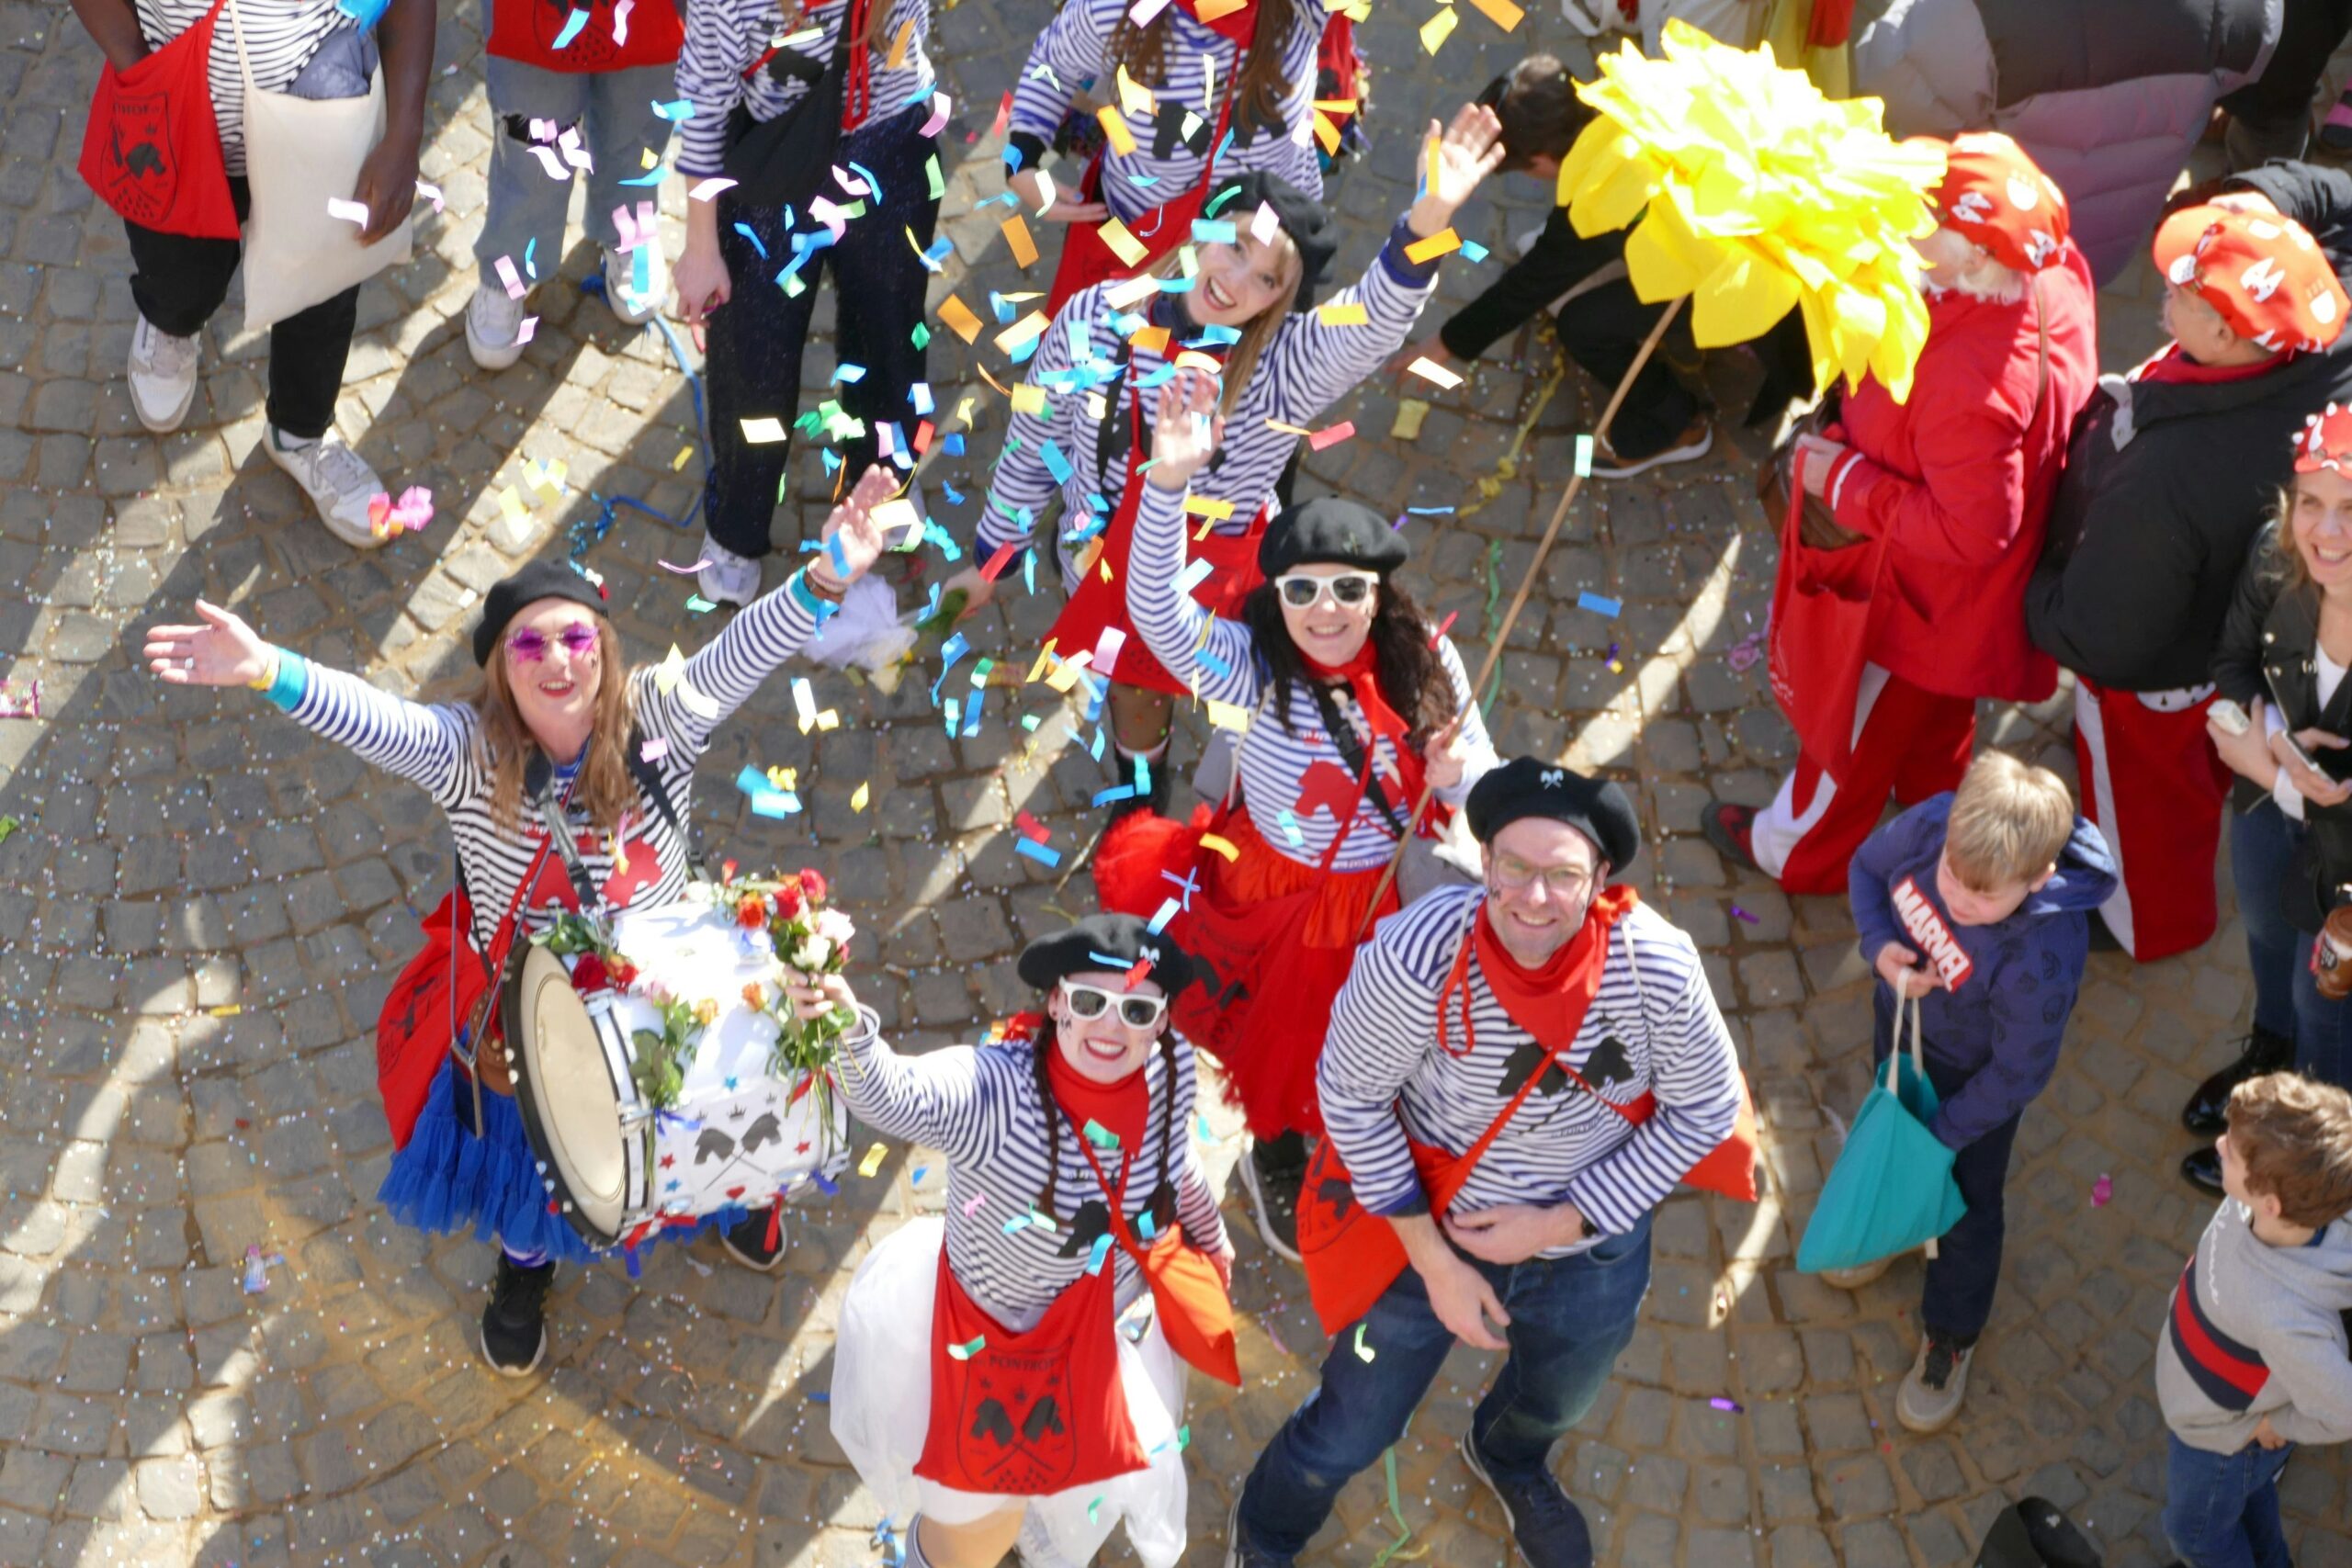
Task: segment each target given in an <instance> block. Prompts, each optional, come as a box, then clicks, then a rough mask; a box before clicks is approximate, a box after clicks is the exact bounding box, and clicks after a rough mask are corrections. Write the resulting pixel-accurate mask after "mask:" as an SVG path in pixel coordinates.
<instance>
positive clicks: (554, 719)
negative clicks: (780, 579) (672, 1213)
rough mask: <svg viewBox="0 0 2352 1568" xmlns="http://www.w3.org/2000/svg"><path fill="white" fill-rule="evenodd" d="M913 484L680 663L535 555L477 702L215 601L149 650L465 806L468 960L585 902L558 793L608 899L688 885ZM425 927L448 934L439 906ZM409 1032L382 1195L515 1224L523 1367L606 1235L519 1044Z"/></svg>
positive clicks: (457, 833) (543, 1343)
mask: <svg viewBox="0 0 2352 1568" xmlns="http://www.w3.org/2000/svg"><path fill="white" fill-rule="evenodd" d="M893 488H894V486H893V484H892V481H891V479H890V476H889V474H888V471H887V470H885V469H883V468H880V467H878V466H877V467H876V468H870V469H868V470H867V471H866V473H865V477H864V478H862V479H860V480H859V481H858V484H857V488H856V489H855V491H854V492H853V493H852V494H851V496H850V498H849V499H848V500H847V501H845V502H842V504H841V505H840V506H837V507H835V508H834V509H833V513H832V515H831V517H830V518H829V519H828V520H827V523H826V528H825V531H826V535H827V536H828V538H829V540H830V541H831V547H830V548H829V549H827V550H826V551H824V552H822V553H820V554H818V555H815V556H813V557H811V558H810V559H809V564H808V565H807V566H805V567H804V568H802V569H801V570H799V571H797V572H795V573H794V574H793V575H792V576H791V578H789V579H788V580H786V582H785V583H784V585H783V586H782V587H780V588H778V589H777V590H776V591H775V592H773V593H770V594H768V595H767V596H766V597H765V598H764V599H762V600H760V601H759V602H758V603H757V604H753V605H752V607H751V608H750V609H749V610H747V611H745V612H744V613H743V614H742V615H740V616H738V617H736V619H735V620H734V621H732V622H731V623H729V625H728V626H727V627H726V628H725V629H724V630H722V631H721V632H720V633H719V634H718V637H715V638H714V639H712V641H711V642H710V644H709V645H708V646H707V647H706V648H704V649H702V650H701V651H700V652H698V653H696V654H695V656H694V657H693V658H691V659H688V660H684V661H683V662H682V663H680V664H678V665H675V666H665V667H658V668H657V667H653V666H640V667H639V668H637V669H635V670H624V668H623V665H622V662H621V644H620V634H619V633H618V632H617V631H616V630H615V629H614V626H613V624H612V622H611V621H609V620H608V619H606V618H605V614H604V604H603V599H602V590H601V589H599V588H597V587H595V586H594V585H592V584H591V583H590V582H589V581H588V580H587V579H586V578H585V577H583V576H582V575H581V574H580V573H579V572H577V571H575V570H571V567H570V566H569V565H568V564H566V563H564V562H561V561H553V560H542V561H534V562H533V563H531V564H530V565H529V566H526V567H525V568H523V570H520V571H518V572H515V574H514V575H513V576H511V577H508V578H505V579H503V581H499V582H498V583H496V584H494V585H493V586H492V588H491V590H490V592H489V594H488V595H487V597H486V598H485V600H484V602H483V606H482V618H481V625H479V626H476V627H475V628H474V636H473V652H474V661H475V662H476V663H477V664H479V665H481V668H482V682H481V690H480V691H479V692H478V693H477V694H475V695H474V697H473V699H472V700H471V701H469V702H465V703H433V704H425V703H414V702H407V701H403V700H402V699H401V698H399V697H395V696H393V695H391V694H390V693H387V692H383V691H379V689H377V688H376V687H375V686H372V685H370V684H368V682H366V681H363V680H361V679H360V678H359V677H358V676H356V675H352V674H347V673H345V672H344V671H339V670H332V669H329V668H328V667H326V666H325V665H322V664H314V663H312V662H311V660H307V659H304V658H303V657H302V656H301V655H300V654H298V653H295V652H293V651H292V650H290V649H283V648H277V647H273V646H272V645H270V644H269V643H266V642H264V641H263V640H262V639H261V637H259V636H258V635H257V634H256V633H255V632H254V629H253V627H251V626H247V625H246V624H245V622H244V621H243V620H242V619H240V618H239V617H238V616H236V615H232V614H231V613H230V612H229V611H227V610H223V609H220V608H218V607H216V606H214V605H211V604H206V603H204V602H203V601H202V600H198V602H197V613H198V615H200V616H202V617H203V620H202V624H201V625H197V626H157V627H155V628H154V629H153V630H152V631H150V632H149V633H148V634H147V644H146V649H145V652H144V657H145V658H146V660H147V661H148V668H149V669H151V670H152V671H153V672H154V673H155V674H156V675H157V676H159V677H160V678H161V679H163V680H164V681H166V682H171V683H172V684H174V685H198V686H234V685H243V686H250V687H252V688H254V690H255V691H257V692H260V693H262V694H264V695H266V697H267V698H268V699H269V701H271V702H272V703H274V704H276V705H277V706H278V707H280V708H283V709H284V710H285V711H286V712H288V714H290V715H292V716H293V717H294V719H295V721H296V722H297V723H300V724H301V725H303V726H304V727H306V728H310V729H312V730H314V731H316V732H317V733H319V734H320V735H322V736H324V737H326V738H327V739H330V740H334V741H338V742H340V743H342V744H343V745H345V746H348V747H350V748H351V749H352V750H354V751H356V752H357V753H358V754H359V756H360V757H361V758H362V759H363V760H365V761H368V762H371V763H373V764H375V765H376V766H377V767H379V768H381V769H383V770H384V771H386V772H387V773H395V774H398V775H399V776H400V777H401V778H404V779H406V780H408V781H409V782H410V783H412V784H416V785H418V786H419V787H421V788H422V789H424V791H425V793H426V794H428V795H431V796H432V797H433V800H434V804H435V805H436V806H438V807H441V811H442V815H443V816H444V817H446V818H447V819H448V824H449V832H450V836H451V838H452V839H454V840H456V843H457V859H458V890H457V892H456V893H455V894H454V895H453V896H452V901H450V902H447V903H445V904H444V905H443V907H442V909H441V910H440V911H439V912H438V913H437V914H436V915H435V918H434V919H436V920H439V921H441V922H443V924H444V927H445V929H448V930H450V931H452V933H453V940H454V941H455V942H462V943H463V944H464V945H465V947H466V948H467V949H468V950H469V953H471V954H476V955H479V958H478V959H474V960H468V959H466V958H464V957H463V956H462V955H461V958H460V963H459V967H460V968H461V969H463V968H468V967H472V966H474V965H475V964H478V965H479V967H480V969H481V973H482V975H483V976H485V977H487V976H496V975H497V974H499V973H500V972H501V970H502V968H503V964H504V962H505V958H506V953H507V949H508V947H509V946H510V944H511V943H512V942H515V941H516V940H519V939H520V938H521V937H522V936H523V934H524V933H525V932H526V931H532V930H537V929H539V928H540V927H542V926H544V925H545V924H546V923H548V921H550V920H552V919H554V918H555V917H556V916H557V915H560V914H562V913H564V912H566V911H567V909H573V908H577V905H578V897H577V895H576V894H575V893H574V891H573V888H572V885H571V880H570V878H569V876H568V874H567V873H566V870H565V867H564V863H563V857H562V856H560V854H551V853H550V852H549V851H550V847H551V841H550V840H549V838H548V834H547V833H546V831H544V830H543V829H541V828H539V827H538V826H537V822H536V821H535V819H534V815H533V809H532V808H534V807H537V805H538V804H539V803H540V802H545V803H546V805H547V807H548V809H549V810H556V811H560V812H561V814H562V818H563V820H564V822H565V824H566V826H567V828H568V829H569V830H570V831H571V834H572V835H573V836H574V840H575V842H576V844H577V847H578V850H579V856H580V859H581V860H582V863H584V865H585V867H586V869H587V872H588V875H589V879H590V881H591V882H592V883H593V884H594V886H595V887H596V888H597V889H599V890H600V892H601V896H602V897H603V898H604V900H605V903H606V904H607V905H609V906H612V907H615V908H619V907H624V906H626V907H631V908H650V907H654V906H659V905H662V904H667V903H670V902H673V901H674V900H675V899H677V898H678V897H680V896H681V895H682V894H683V893H684V890H685V887H686V866H687V861H688V859H689V856H688V852H687V849H686V844H685V839H684V823H685V819H686V815H687V813H688V811H689V810H690V809H691V806H692V793H693V788H694V773H695V761H696V760H697V759H698V758H700V757H701V755H702V752H703V750H704V748H705V747H707V745H708V744H709V742H710V737H711V732H712V731H713V730H714V729H716V728H718V725H719V723H720V722H721V721H722V720H723V719H725V718H726V717H727V716H728V715H729V714H730V713H732V712H734V711H735V710H736V709H737V708H738V707H741V705H743V703H744V702H745V701H746V700H747V699H749V698H750V696H751V695H752V693H753V692H754V691H755V690H757V689H758V687H759V685H760V683H761V682H763V681H764V680H765V679H766V678H767V677H768V676H769V675H770V674H771V673H773V672H774V671H775V669H776V667H777V666H778V665H780V664H782V663H783V662H784V661H785V660H786V659H789V658H790V657H791V656H792V655H793V654H795V653H796V652H797V651H799V649H800V648H801V646H802V645H803V644H804V643H806V642H807V641H808V640H809V636H810V634H811V633H812V632H813V631H814V630H815V629H816V626H817V623H818V621H819V620H820V617H821V615H823V614H824V613H826V611H827V607H828V605H829V604H838V603H839V602H840V600H841V598H842V593H843V592H845V591H846V590H847V588H848V586H849V583H850V582H851V581H854V579H856V578H857V577H858V576H860V575H862V574H863V573H864V572H865V570H866V569H867V568H868V567H870V566H872V565H873V563H874V561H875V558H876V557H877V556H878V555H879V554H880V553H881V550H882V547H883V540H882V536H881V530H880V528H879V526H878V525H876V522H875V520H874V518H873V516H872V514H871V510H870V509H871V508H873V507H875V506H876V505H878V504H879V503H880V502H882V501H883V500H884V499H885V498H887V497H888V495H889V493H890V491H891V490H892V489H893ZM526 780H527V781H529V782H528V783H527V784H526ZM550 796H551V797H552V798H550ZM502 912H503V915H502ZM426 932H427V936H428V939H429V940H430V939H432V938H434V936H435V931H434V925H433V921H430V920H429V921H428V922H427V925H426ZM460 984H461V985H462V984H463V983H462V982H461V983H460ZM387 1016H388V1019H389V1018H390V1014H389V1013H388V1015H387ZM410 1022H411V1024H412V1025H413V1021H410ZM406 1038H407V1036H406V1035H405V1034H403V1035H402V1036H401V1039H395V1040H387V1039H385V1038H383V1037H382V1036H381V1034H380V1032H379V1041H378V1051H377V1061H378V1069H379V1086H380V1087H381V1088H382V1089H383V1091H384V1096H385V1113H386V1116H387V1117H388V1119H390V1122H391V1124H392V1133H393V1141H394V1143H395V1145H396V1152H395V1153H394V1154H393V1156H392V1162H391V1168H390V1170H389V1171H388V1172H387V1173H386V1174H385V1177H384V1182H383V1185H382V1187H381V1188H380V1189H379V1190H378V1192H377V1197H378V1199H379V1201H381V1202H382V1203H383V1204H384V1206H385V1207H386V1208H387V1209H389V1210H390V1212H391V1213H392V1216H393V1218H395V1219H397V1220H399V1221H401V1223H402V1224H409V1225H413V1226H414V1227H416V1228H418V1229H420V1230H424V1231H428V1232H444V1233H446V1232H453V1231H457V1230H458V1229H461V1228H470V1229H471V1230H472V1231H473V1233H474V1235H476V1236H477V1237H479V1238H481V1239H482V1240H485V1241H488V1240H492V1239H495V1240H496V1241H497V1243H498V1245H499V1249H500V1250H499V1258H498V1272H497V1279H496V1282H495V1283H494V1285H493V1286H492V1293H491V1300H490V1303H489V1306H488V1307H487V1308H486V1310H485V1311H484V1312H483V1314H482V1326H481V1350H482V1357H483V1359H485V1360H487V1361H488V1362H489V1363H490V1365H491V1366H492V1368H493V1369H494V1370H496V1371H499V1372H501V1373H503V1374H505V1375H507V1376H510V1377H521V1376H524V1375H526V1374H527V1373H528V1372H530V1371H532V1370H534V1369H535V1368H536V1367H537V1365H538V1364H539V1360H540V1359H541V1358H542V1357H543V1356H544V1355H545V1354H546V1350H547V1329H546V1303H547V1293H548V1287H549V1286H550V1285H552V1284H553V1283H554V1280H555V1264H556V1259H557V1258H571V1259H573V1260H575V1261H585V1260H587V1259H589V1258H592V1257H593V1256H594V1254H592V1253H591V1252H590V1251H589V1250H588V1248H587V1247H586V1245H585V1244H584V1243H583V1242H582V1240H581V1239H580V1237H579V1236H578V1235H576V1234H575V1233H574V1232H573V1231H572V1229H571V1226H570V1225H568V1224H565V1223H564V1221H563V1220H562V1219H560V1217H558V1216H557V1215H556V1214H554V1213H551V1212H550V1207H549V1205H548V1202H547V1199H546V1194H545V1191H544V1190H543V1188H542V1186H541V1182H540V1178H539V1175H538V1172H537V1168H536V1166H535V1164H534V1156H533V1155H532V1151H531V1147H530V1145H529V1142H528V1140H527V1139H526V1136H525V1134H524V1130H523V1122H522V1118H521V1116H520V1114H519V1113H518V1112H517V1111H516V1109H515V1101H514V1100H513V1099H512V1098H511V1089H512V1085H511V1083H510V1082H509V1080H508V1077H507V1073H506V1068H505V1066H504V1063H503V1060H502V1054H501V1053H500V1052H498V1051H496V1050H485V1051H479V1052H475V1053H472V1054H471V1059H472V1061H473V1062H474V1063H476V1064H478V1065H479V1072H480V1075H481V1081H480V1082H479V1084H477V1083H475V1082H473V1081H472V1079H471V1076H470V1074H469V1071H468V1069H467V1066H465V1065H464V1063H463V1062H462V1061H461V1059H460V1058H459V1056H458V1055H457V1048H458V1044H459V1043H458V1042H451V1049H450V1050H449V1051H447V1052H439V1051H409V1052H402V1051H401V1049H399V1046H400V1045H401V1043H403V1041H404V1040H405V1039H406ZM419 1038H429V1036H426V1035H423V1034H420V1036H419ZM443 1038H446V1034H445V1035H444V1036H443ZM477 1117H479V1120H477ZM771 1235H775V1233H774V1232H773V1231H772V1230H771V1221H770V1217H769V1216H768V1215H767V1214H765V1213H760V1214H755V1215H752V1216H751V1217H749V1218H747V1219H744V1220H742V1221H741V1222H740V1223H739V1224H737V1225H735V1226H734V1227H732V1228H731V1229H729V1231H728V1232H727V1233H726V1236H725V1240H726V1246H727V1248H728V1250H729V1252H731V1253H732V1254H733V1255H734V1256H735V1258H737V1259H738V1260H739V1261H741V1263H743V1264H745V1265H746V1266H747V1267H750V1268H753V1269H762V1270H766V1269H773V1268H775V1264H776V1262H777V1260H778V1259H779V1258H780V1257H781V1256H782V1245H781V1236H780V1235H776V1239H775V1244H774V1245H771V1243H770V1237H771Z"/></svg>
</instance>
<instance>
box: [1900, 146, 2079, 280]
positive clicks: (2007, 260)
mask: <svg viewBox="0 0 2352 1568" xmlns="http://www.w3.org/2000/svg"><path fill="white" fill-rule="evenodd" d="M1922 140H1926V139H1924V138H1923V139H1922ZM1942 145H1943V148H1944V180H1943V184H1942V185H1941V186H1939V187H1938V188H1937V190H1936V210H1937V216H1938V217H1939V218H1940V219H1941V220H1943V222H1944V223H1945V225H1946V226H1947V227H1949V228H1951V229H1953V230H1955V231H1958V232H1960V233H1962V234H1965V235H1967V236H1968V237H1969V238H1970V239H1971V240H1973V241H1974V242H1975V243H1978V244H1980V245H1982V246H1984V247H1985V249H1986V250H1988V251H1990V252H1992V253H1993V257H1994V259H1995V260H1996V261H1998V262H1999V263H2000V264H2001V265H2004V266H2007V267H2010V268H2012V269H2014V270H2016V271H2018V272H2040V271H2041V269H2042V268H2043V267H2046V266H2048V265H2051V264H2052V263H2053V262H2055V261H2056V260H2057V259H2058V258H2059V257H2060V256H2061V255H2063V254H2065V250H2066V233H2067V228H2068V224H2067V214H2066V193H2065V192H2064V191H2062V190H2060V189H2059V188H2058V187H2057V186H2056V185H2055V184H2053V183H2052V180H2051V178H2050V176H2049V175H2045V174H2043V173H2042V172H2041V169H2040V168H2039V167H2037V166H2036V165H2035V164H2034V161H2033V160H2032V159H2031V158H2030V157H2028V156H2026V152H2025V149H2024V148H2022V147H2020V146H2018V144H2017V143H2016V142H2014V141H2010V140H2009V139H2008V138H2007V137H2006V136H2004V135H2002V134H2001V133H2000V132H1999V131H1997V130H1972V131H1966V132H1963V133H1962V134H1961V135H1959V136H1955V137H1953V138H1952V139H1951V141H1948V142H1945V143H1943V144H1942Z"/></svg>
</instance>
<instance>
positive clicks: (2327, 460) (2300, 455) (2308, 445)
mask: <svg viewBox="0 0 2352 1568" xmlns="http://www.w3.org/2000/svg"><path fill="white" fill-rule="evenodd" d="M2322 468H2325V469H2327V470H2328V471H2330V472H2331V473H2337V474H2342V475H2344V476H2345V477H2346V478H2347V479H2352V409H2342V408H2338V407H2336V406H2335V404H2334V403H2330V404H2328V405H2327V412H2325V413H2315V414H2313V415H2312V416H2311V417H2310V418H2309V419H2307V420H2305V421H2303V433H2302V434H2301V435H2298V436H2296V437H2295V472H2297V473H2299V474H2315V473H2317V472H2319V471H2320V470H2321V469H2322Z"/></svg>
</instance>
